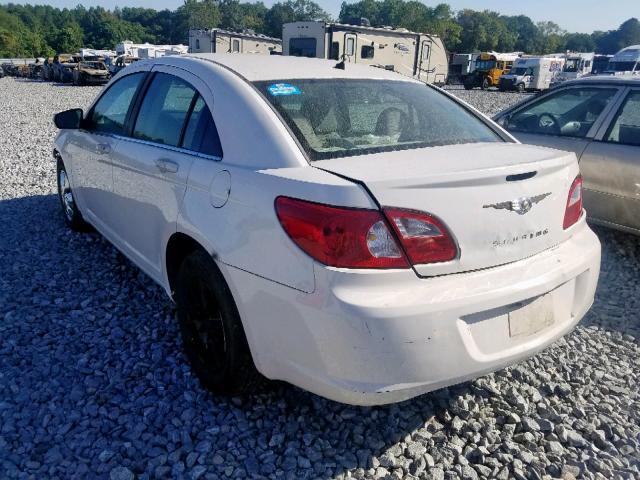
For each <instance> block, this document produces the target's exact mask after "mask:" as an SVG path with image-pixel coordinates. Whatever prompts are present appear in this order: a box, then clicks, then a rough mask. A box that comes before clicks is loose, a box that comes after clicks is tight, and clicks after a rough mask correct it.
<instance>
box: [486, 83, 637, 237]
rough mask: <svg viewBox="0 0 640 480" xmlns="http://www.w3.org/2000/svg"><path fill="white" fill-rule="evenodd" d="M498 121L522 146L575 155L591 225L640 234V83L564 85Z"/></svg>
mask: <svg viewBox="0 0 640 480" xmlns="http://www.w3.org/2000/svg"><path fill="white" fill-rule="evenodd" d="M495 120H496V121H497V122H498V123H499V124H500V125H502V126H503V127H504V128H506V129H507V130H508V131H509V132H510V133H512V134H513V135H514V136H516V137H517V138H518V140H520V141H522V142H523V143H528V144H534V145H544V146H548V147H553V148H558V149H561V150H568V151H571V152H575V153H576V155H577V156H578V159H579V161H580V171H581V172H582V176H583V181H584V201H585V206H586V210H587V213H588V216H589V218H590V220H591V221H593V222H594V223H599V224H603V225H606V226H609V227H613V228H617V229H620V230H625V231H629V232H632V233H636V234H640V77H635V76H627V77H610V76H600V77H598V76H594V77H584V78H582V79H579V80H573V81H568V82H564V83H563V84H562V85H560V86H559V87H557V88H554V89H553V90H551V91H550V92H548V93H547V94H545V95H542V96H538V97H535V98H532V99H529V100H527V101H525V102H524V103H520V104H518V105H516V106H514V107H511V108H509V109H507V110H505V111H503V112H501V113H499V114H498V115H496V117H495Z"/></svg>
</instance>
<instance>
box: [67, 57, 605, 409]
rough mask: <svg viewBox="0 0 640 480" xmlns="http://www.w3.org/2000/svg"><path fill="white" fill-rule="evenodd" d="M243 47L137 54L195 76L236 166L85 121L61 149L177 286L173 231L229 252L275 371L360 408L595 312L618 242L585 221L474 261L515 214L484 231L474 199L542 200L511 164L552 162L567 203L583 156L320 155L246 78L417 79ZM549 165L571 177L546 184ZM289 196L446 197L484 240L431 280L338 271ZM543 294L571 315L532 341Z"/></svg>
mask: <svg viewBox="0 0 640 480" xmlns="http://www.w3.org/2000/svg"><path fill="white" fill-rule="evenodd" d="M241 57H243V56H242V55H228V56H219V55H209V56H200V57H199V58H193V57H180V58H177V57H166V58H163V59H159V60H158V61H156V62H146V61H141V62H137V63H136V64H135V65H132V66H131V67H130V69H131V70H128V71H127V74H128V73H130V72H131V73H132V72H135V71H140V70H142V71H144V70H150V69H151V68H154V69H157V70H162V71H165V72H167V73H172V74H175V75H177V76H180V77H181V78H184V79H185V80H187V81H188V82H190V83H191V84H192V85H194V86H195V87H196V88H197V89H198V90H199V92H200V93H201V95H202V96H203V98H204V99H205V101H206V103H207V105H208V106H209V108H210V110H211V112H212V114H213V117H214V120H215V122H216V125H217V128H218V131H219V134H220V139H221V143H222V148H223V151H224V155H223V158H222V159H214V158H207V157H204V156H202V155H194V154H191V153H189V152H187V151H185V150H182V149H177V148H166V147H161V146H158V145H152V144H149V143H148V142H140V141H135V140H132V139H128V138H125V137H113V136H104V135H95V134H92V133H90V132H86V131H82V130H79V131H63V132H61V133H60V135H59V136H58V138H57V139H56V148H57V150H58V151H59V152H60V154H61V156H62V158H63V160H64V162H65V165H66V167H67V169H68V171H69V173H70V178H71V182H72V187H73V189H74V191H75V192H77V204H78V207H79V208H80V210H81V211H82V213H83V215H84V216H85V218H86V219H87V220H88V221H89V222H90V223H92V224H94V225H95V226H96V228H97V229H98V230H99V231H100V232H101V233H102V234H104V235H105V236H106V237H107V238H108V239H109V240H110V241H111V242H112V243H113V244H114V245H115V246H116V247H117V248H118V249H120V250H121V251H122V252H123V253H124V254H125V255H127V256H128V257H129V258H130V259H132V260H133V261H134V262H135V263H136V264H137V265H138V266H140V268H142V269H143V270H144V271H145V272H147V273H148V274H149V275H150V276H151V277H152V278H153V279H154V280H155V281H157V282H158V283H159V284H160V285H162V286H163V288H165V289H166V290H167V292H168V293H170V286H169V281H168V278H167V271H166V265H165V258H166V247H167V244H168V242H169V239H170V238H171V236H172V235H173V234H175V233H177V232H178V233H181V234H185V235H188V236H190V237H191V238H192V239H194V240H195V241H197V242H198V243H200V245H201V246H202V247H203V248H204V249H205V250H206V251H208V252H210V253H211V254H212V256H213V258H214V259H215V261H216V263H217V265H218V266H219V268H220V270H221V272H222V273H223V275H224V277H225V279H226V281H227V283H228V284H229V287H230V289H231V291H232V293H233V296H234V300H235V302H236V304H237V306H238V310H239V312H240V316H241V318H242V322H243V326H244V329H245V332H246V335H247V339H248V341H249V346H250V349H251V353H252V356H253V359H254V362H255V364H256V366H257V368H258V370H259V371H260V372H262V373H263V374H264V375H266V376H267V377H269V378H272V379H280V380H284V381H288V382H291V383H293V384H296V385H298V386H301V387H303V388H305V389H308V390H310V391H312V392H315V393H317V394H319V395H323V396H325V397H327V398H331V399H334V400H338V401H342V402H347V403H353V404H379V403H389V402H394V401H399V400H403V399H406V398H410V397H412V396H415V395H418V394H420V393H424V392H427V391H429V390H434V389H437V388H440V387H442V386H445V385H449V384H453V383H457V382H460V381H463V380H465V379H468V378H473V377H475V376H478V375H480V374H482V373H485V372H489V371H492V370H496V369H499V368H502V367H504V366H506V365H509V364H511V363H513V362H515V361H518V360H520V359H523V358H526V357H528V356H530V355H532V354H533V353H535V352H536V351H538V350H540V349H541V348H543V347H545V346H546V345H548V344H550V343H551V342H553V341H554V340H556V339H557V338H559V337H560V336H562V335H563V334H565V333H566V332H568V331H569V330H570V329H571V328H572V327H573V326H574V325H575V324H576V323H577V322H578V321H579V320H580V318H581V317H582V316H583V315H584V314H585V312H586V311H587V310H588V308H589V306H590V305H591V303H592V301H593V296H594V291H595V287H596V283H597V278H598V272H599V264H600V246H599V243H598V240H597V238H596V237H595V235H594V234H593V233H592V232H591V230H589V228H588V226H587V225H586V223H585V221H584V216H583V218H582V219H581V220H580V221H579V222H578V223H577V224H576V225H574V226H573V227H571V228H570V229H569V230H567V231H566V232H564V233H563V234H558V235H556V236H554V237H553V238H554V241H553V242H552V243H553V245H551V244H549V245H545V246H544V247H545V248H542V249H537V250H536V251H535V252H533V253H531V254H530V255H525V254H523V252H522V251H521V252H518V254H517V255H516V256H515V257H508V256H505V257H504V258H503V260H504V261H502V262H500V261H497V262H496V261H495V260H496V259H492V261H490V262H489V263H486V262H485V263H483V262H484V261H485V260H486V258H485V259H483V258H481V257H482V255H483V250H482V249H481V248H478V249H477V252H476V253H477V255H475V256H474V255H473V254H472V252H473V249H474V247H473V240H471V239H472V238H473V234H474V233H477V234H479V235H483V234H484V232H485V231H488V230H491V229H496V228H498V227H499V225H498V224H497V223H495V222H494V223H491V222H488V221H485V222H484V226H483V225H480V224H478V222H477V219H476V218H475V217H474V215H476V213H474V212H473V211H471V210H470V208H471V207H461V206H460V207H459V205H463V204H462V203H460V204H457V203H456V202H457V201H460V202H464V204H465V205H473V204H476V206H477V204H478V203H479V202H480V203H482V202H485V201H496V200H508V199H510V198H511V197H512V196H513V195H516V194H517V193H519V192H521V193H523V194H530V193H531V192H532V191H533V190H531V191H530V190H528V187H522V185H523V184H520V185H521V186H520V187H519V186H518V184H517V182H516V183H514V184H513V185H509V186H508V187H500V188H498V187H496V185H495V184H494V183H495V178H497V177H496V176H497V175H499V176H500V177H502V176H504V175H506V174H513V173H521V172H523V171H528V170H529V169H531V168H534V167H535V168H536V169H538V170H539V171H540V172H541V173H540V175H541V177H540V178H546V181H547V183H548V184H549V185H551V186H552V187H553V188H554V190H555V189H556V188H558V189H561V190H563V192H562V193H555V194H554V195H559V196H563V195H564V196H566V193H567V192H566V189H568V187H567V185H565V183H566V182H570V180H572V178H573V177H575V174H577V166H576V163H575V158H573V157H571V156H568V155H567V154H563V153H560V152H557V151H554V150H549V149H541V148H536V147H525V146H522V145H518V144H517V143H505V144H500V143H497V144H486V145H459V146H451V147H437V148H431V149H422V150H420V151H417V150H409V151H404V152H392V153H388V154H378V155H370V156H367V157H353V158H349V159H347V158H345V159H341V160H327V161H321V162H317V163H315V164H309V163H308V162H307V160H306V158H305V156H304V154H303V152H302V151H301V149H300V147H299V146H298V144H297V143H296V141H295V140H294V139H293V138H292V136H291V134H290V133H289V131H288V129H287V128H286V127H285V126H284V125H283V123H282V122H281V120H280V118H279V117H278V116H277V115H276V114H275V113H274V111H273V110H272V109H271V108H270V107H269V106H268V104H267V103H266V101H265V100H264V99H263V98H262V97H261V96H260V94H259V93H258V92H257V91H256V90H255V89H254V88H253V87H252V86H251V85H250V84H248V83H247V82H246V81H245V80H243V78H244V79H247V78H249V79H252V80H262V79H286V78H315V77H323V78H331V77H335V76H341V77H345V78H368V77H375V78H385V79H395V80H399V81H415V80H407V79H403V78H402V77H400V76H399V75H397V74H392V73H390V72H386V71H384V70H380V69H371V68H369V67H356V66H354V67H353V68H348V69H347V70H346V71H336V70H335V69H328V68H326V67H327V66H328V65H329V64H331V65H333V62H324V61H321V60H310V59H292V58H286V57H285V58H284V59H282V58H279V57H264V58H265V59H267V58H269V59H271V58H272V59H273V61H272V62H271V61H269V62H266V63H267V65H264V64H255V63H251V62H249V61H246V60H244V59H242V58H241ZM283 60H286V61H283ZM117 78H120V76H118V77H116V79H115V80H114V81H117ZM425 88H426V87H425ZM98 137H100V138H98ZM102 137H106V138H107V139H109V141H112V142H113V143H114V146H113V150H112V152H111V153H110V154H109V155H101V157H104V159H103V160H101V161H100V162H98V161H97V160H95V159H94V157H93V156H92V155H91V154H90V152H91V149H92V148H93V146H92V145H94V144H95V143H97V142H101V141H102V140H101V139H102ZM507 138H508V137H507ZM158 157H161V158H169V159H170V160H172V161H174V162H175V163H176V164H177V165H179V169H178V171H177V172H161V171H158V170H157V169H154V165H155V163H154V161H155V159H157V158H158ZM92 162H93V163H92ZM545 169H548V170H550V171H552V170H553V171H555V174H553V175H552V174H551V173H550V174H549V175H550V176H549V177H544V175H543V174H542V173H543V172H544V171H545ZM554 169H555V170H554ZM351 179H358V180H361V181H362V182H364V185H363V184H361V183H359V182H357V181H353V180H351ZM488 179H489V180H488ZM492 182H493V183H492ZM554 182H556V183H554ZM403 183H404V188H403V185H402V184H403ZM535 187H536V191H537V187H539V185H535ZM531 188H533V187H531ZM491 191H493V192H494V195H495V198H493V196H492V195H490V194H489V192H491ZM370 192H372V193H370ZM95 194H97V195H95ZM92 195H94V196H93V197H92ZM280 195H286V196H290V197H295V198H301V199H306V200H310V201H315V202H321V203H326V204H332V205H340V206H348V207H358V208H368V209H375V208H377V205H378V202H387V201H389V202H391V203H393V204H395V206H401V207H407V206H411V205H413V206H414V207H416V208H418V207H419V208H423V207H422V205H423V204H422V203H420V204H419V205H417V204H415V203H411V202H412V201H413V202H416V201H419V202H423V201H424V202H426V204H429V202H431V201H432V200H433V203H432V205H433V206H435V205H436V204H437V205H438V206H437V209H438V214H439V215H441V216H442V217H443V218H445V221H446V222H447V224H448V225H449V226H450V227H451V229H452V230H453V231H454V234H455V235H456V236H457V237H459V238H460V239H462V238H467V237H468V238H469V239H470V240H469V241H468V242H469V243H468V246H467V247H465V248H466V249H467V250H469V251H470V252H471V253H469V257H468V258H471V259H472V260H469V262H470V263H469V264H466V265H458V266H457V267H456V269H453V270H449V271H446V269H445V270H442V271H440V272H438V273H437V274H438V275H439V276H431V277H429V278H421V277H420V276H419V275H417V274H416V271H414V270H413V269H398V270H362V269H336V268H329V267H326V266H323V265H320V264H318V263H317V262H315V261H314V260H312V259H311V258H310V257H309V256H307V255H306V254H305V253H303V252H302V251H301V250H300V249H299V248H298V247H297V246H296V245H295V244H294V243H293V242H292V241H291V240H290V239H289V238H288V236H287V235H286V233H285V232H284V231H283V229H282V227H281V226H280V223H279V221H278V218H277V216H276V213H275V210H274V201H275V199H276V198H277V197H278V196H280ZM503 197H504V198H503ZM412 199H413V200H412ZM559 201H560V200H558V199H557V198H555V197H554V199H553V201H551V199H549V201H548V203H547V204H544V203H541V204H540V205H538V206H537V208H539V209H540V211H541V213H544V214H545V215H547V216H548V220H549V221H551V222H555V223H557V222H558V220H559V217H558V216H559V215H562V213H563V210H562V209H560V210H562V211H556V210H557V202H559ZM561 203H562V202H561ZM426 204H425V205H426ZM447 204H448V205H447ZM434 208H435V207H434ZM492 213H494V214H500V213H501V212H498V211H494V212H492ZM508 213H510V215H513V216H515V215H514V214H513V212H508ZM486 218H489V216H487V217H485V219H486ZM496 218H498V217H496ZM512 220H513V219H512ZM538 220H540V218H538ZM498 223H499V222H498ZM465 241H466V240H465ZM465 245H467V244H465ZM478 252H479V253H478ZM484 254H486V252H484ZM465 255H466V254H465ZM463 258H465V259H466V258H467V257H466V256H465V257H461V260H462V259H463ZM497 260H500V259H499V258H498V259H497ZM465 261H466V260H465ZM474 262H475V263H474ZM496 263H502V264H503V265H502V266H493V265H495V264H496ZM476 267H477V270H475V271H467V272H466V273H453V272H455V271H458V272H461V271H462V270H468V269H474V268H476ZM416 270H417V271H418V273H420V274H421V275H422V274H425V275H431V274H435V273H436V272H435V271H430V272H427V271H426V269H425V270H424V271H423V270H421V267H420V266H418V267H416ZM446 273H448V274H446ZM542 295H548V298H550V299H551V300H550V301H545V305H548V306H549V307H548V308H547V310H546V311H545V312H544V313H545V318H547V319H548V318H551V317H552V318H553V322H552V323H551V324H548V323H549V322H546V323H545V325H543V328H540V325H539V324H538V323H536V321H535V319H531V322H529V321H528V320H527V319H526V314H524V315H525V321H524V322H525V324H526V325H525V326H524V327H522V328H525V330H526V329H528V330H526V331H528V332H529V334H527V335H517V336H513V337H512V336H510V335H509V331H510V330H509V329H510V327H509V315H510V312H511V311H515V310H516V309H517V308H521V306H522V305H523V304H526V303H527V302H532V301H534V300H536V299H537V298H539V297H540V296H542ZM529 324H531V325H533V327H532V326H531V325H529ZM536 325H537V327H536ZM521 331H522V329H521V330H519V332H521Z"/></svg>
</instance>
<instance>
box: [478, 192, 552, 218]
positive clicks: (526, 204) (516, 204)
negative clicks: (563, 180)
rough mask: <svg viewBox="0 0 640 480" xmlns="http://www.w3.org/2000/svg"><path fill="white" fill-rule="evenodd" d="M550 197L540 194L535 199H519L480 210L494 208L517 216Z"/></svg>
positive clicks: (494, 204)
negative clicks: (514, 213)
mask: <svg viewBox="0 0 640 480" xmlns="http://www.w3.org/2000/svg"><path fill="white" fill-rule="evenodd" d="M549 195H551V192H548V193H542V194H540V195H536V196H535V197H521V198H516V199H515V200H511V201H510V202H500V203H492V204H490V205H483V206H482V208H495V209H496V210H511V211H512V212H516V213H517V214H518V215H524V214H525V213H527V212H528V211H529V210H531V208H532V207H533V206H534V205H535V204H536V203H540V202H541V201H542V200H544V199H545V198H547V197H548V196H549Z"/></svg>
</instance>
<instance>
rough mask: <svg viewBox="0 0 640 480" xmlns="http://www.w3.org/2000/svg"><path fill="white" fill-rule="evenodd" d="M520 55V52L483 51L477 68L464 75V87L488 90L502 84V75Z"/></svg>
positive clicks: (477, 62) (477, 61)
mask: <svg viewBox="0 0 640 480" xmlns="http://www.w3.org/2000/svg"><path fill="white" fill-rule="evenodd" d="M518 57H520V53H496V52H485V53H481V54H480V55H479V56H478V58H477V59H476V64H475V69H474V70H473V72H471V73H470V74H469V75H467V76H466V77H464V79H463V83H464V88H466V89H467V90H471V89H472V88H476V87H479V88H482V89H483V90H486V89H487V88H490V87H497V86H498V85H499V84H500V76H501V75H503V74H505V73H509V72H510V71H511V67H513V62H515V61H516V59H517V58H518Z"/></svg>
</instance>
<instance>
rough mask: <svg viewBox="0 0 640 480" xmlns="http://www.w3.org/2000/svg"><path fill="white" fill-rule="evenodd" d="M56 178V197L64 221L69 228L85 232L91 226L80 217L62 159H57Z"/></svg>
mask: <svg viewBox="0 0 640 480" xmlns="http://www.w3.org/2000/svg"><path fill="white" fill-rule="evenodd" d="M56 170H57V172H56V173H57V175H56V177H57V179H58V199H59V200H60V206H61V207H62V216H63V217H64V223H65V224H66V225H67V227H69V228H70V229H71V230H74V231H76V232H87V231H90V230H91V226H90V225H89V224H88V223H87V222H85V220H84V218H82V214H81V213H80V210H78V205H77V204H76V201H75V198H74V196H73V191H72V190H71V182H70V180H69V175H68V174H67V170H66V168H65V166H64V163H62V160H58V166H57V169H56Z"/></svg>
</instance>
